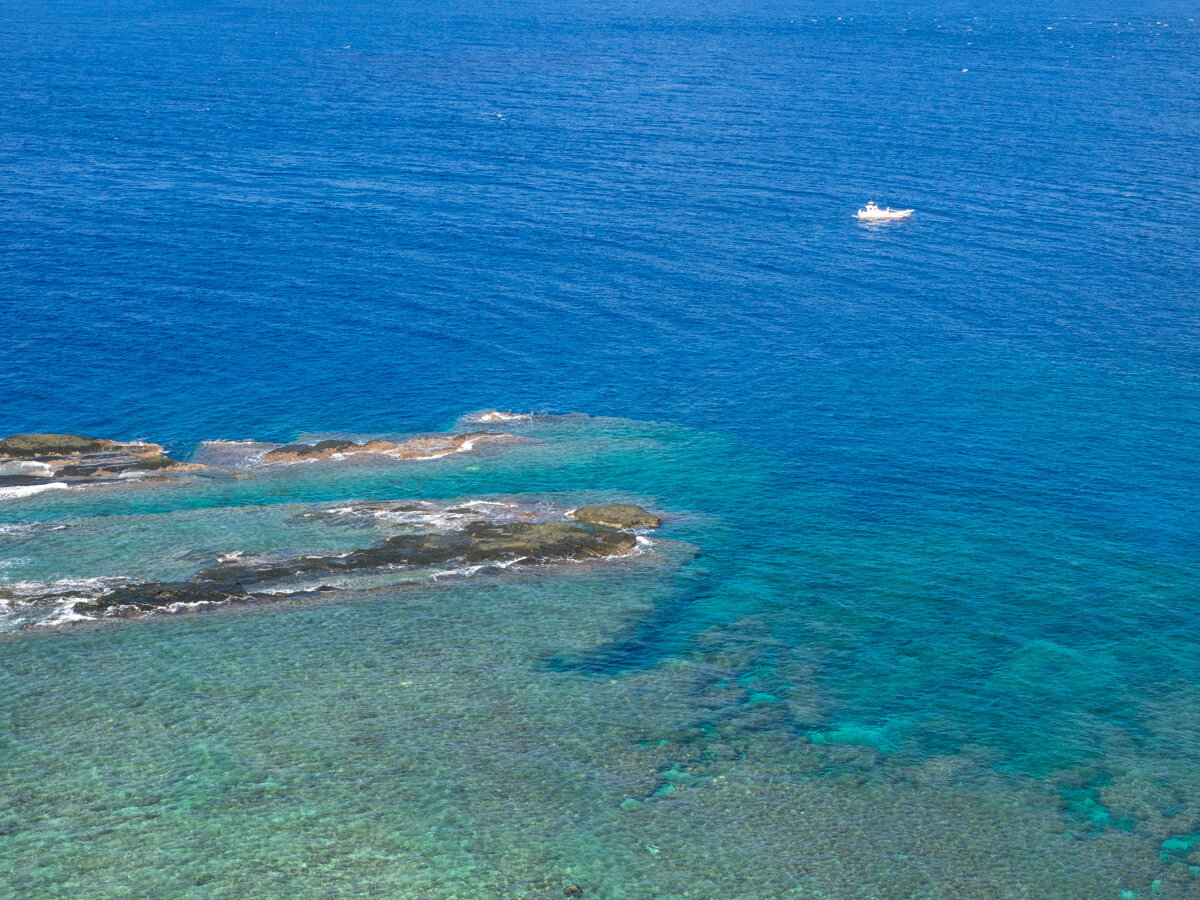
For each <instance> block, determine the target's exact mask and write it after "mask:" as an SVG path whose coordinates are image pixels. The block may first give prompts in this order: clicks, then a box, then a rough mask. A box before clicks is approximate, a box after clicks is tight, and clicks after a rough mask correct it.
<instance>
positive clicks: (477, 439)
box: [263, 431, 521, 462]
mask: <svg viewBox="0 0 1200 900" xmlns="http://www.w3.org/2000/svg"><path fill="white" fill-rule="evenodd" d="M519 440H521V438H518V437H516V436H515V435H511V434H503V433H500V432H494V431H473V432H467V433H464V434H449V435H437V436H433V437H418V438H412V439H410V440H407V441H403V442H401V443H395V442H394V441H385V440H381V439H376V440H373V441H367V442H366V443H363V444H358V443H355V442H354V441H345V440H328V441H320V442H319V443H316V444H285V445H284V446H282V447H276V448H275V449H274V450H268V451H267V453H266V454H264V456H263V460H264V461H266V462H301V461H303V460H310V459H329V458H330V457H331V456H338V455H343V456H344V455H347V454H354V453H379V454H383V455H385V456H391V457H393V458H395V459H435V458H437V457H439V456H445V455H447V454H450V453H462V452H465V451H468V450H474V449H475V448H477V447H479V446H480V445H482V444H496V443H509V442H512V441H519Z"/></svg>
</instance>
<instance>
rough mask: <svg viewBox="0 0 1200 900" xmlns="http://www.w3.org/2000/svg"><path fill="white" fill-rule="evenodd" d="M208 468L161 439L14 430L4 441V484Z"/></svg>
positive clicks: (0, 472) (0, 465) (0, 464)
mask: <svg viewBox="0 0 1200 900" xmlns="http://www.w3.org/2000/svg"><path fill="white" fill-rule="evenodd" d="M203 468H204V466H201V465H197V464H194V463H183V462H180V461H179V460H177V459H172V458H171V457H169V456H167V455H166V452H165V451H164V450H163V448H162V447H161V446H160V445H159V444H151V443H149V442H146V441H125V442H123V441H113V440H109V439H108V438H90V437H83V436H81V435H78V434H13V435H10V436H8V437H6V438H4V439H3V440H0V484H5V483H7V482H8V481H11V480H13V479H19V480H21V481H22V482H26V483H27V482H28V481H29V480H30V479H31V478H33V479H43V478H66V479H79V480H97V479H105V478H118V477H120V476H121V475H123V474H124V473H126V472H145V473H159V472H162V473H164V474H165V473H167V472H168V471H169V472H170V473H171V474H175V473H176V472H190V471H193V470H196V469H203ZM6 469H12V470H13V471H11V472H6V471H5V470H6Z"/></svg>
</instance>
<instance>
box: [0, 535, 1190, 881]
mask: <svg viewBox="0 0 1200 900" xmlns="http://www.w3.org/2000/svg"><path fill="white" fill-rule="evenodd" d="M683 552H684V551H683V550H679V551H678V553H683ZM672 568H673V565H672V564H668V561H665V560H662V559H655V560H650V559H647V560H644V561H642V562H639V563H637V564H634V565H626V567H625V568H624V569H622V570H618V571H603V572H601V571H599V570H595V571H580V572H578V573H573V574H567V575H561V574H560V575H556V576H552V577H536V576H524V577H517V578H514V579H509V580H508V581H504V580H501V579H485V580H481V581H478V582H475V583H471V584H457V585H453V586H449V587H435V588H432V589H421V590H414V591H409V592H404V593H402V594H394V595H391V596H381V595H375V596H370V597H364V598H362V599H358V600H351V601H344V602H337V603H321V604H318V605H313V606H304V605H295V606H290V607H288V608H279V609H271V610H265V611H264V610H258V611H255V612H253V613H245V614H232V615H219V616H205V617H196V618H190V619H185V620H174V621H162V622H158V623H145V624H144V625H142V626H139V627H137V628H124V629H114V628H110V627H102V628H97V629H95V630H93V631H90V632H82V633H76V634H75V635H73V636H71V637H70V639H64V637H63V636H62V635H47V636H45V637H35V638H28V637H27V638H24V639H21V640H17V641H10V642H8V643H6V645H5V648H4V649H5V655H4V662H3V669H2V672H3V691H4V695H5V696H10V697H11V696H12V691H13V690H14V689H15V688H17V687H18V686H20V685H28V684H30V683H31V682H36V683H37V684H38V685H39V688H40V689H41V693H40V695H39V697H38V698H37V701H36V702H35V703H31V702H26V703H23V704H19V705H17V706H15V707H14V706H12V705H11V704H10V705H9V706H8V709H7V719H6V721H5V726H6V727H5V735H6V738H5V741H4V745H3V750H2V752H3V754H4V757H5V759H6V760H7V761H8V763H9V769H8V774H7V775H6V777H5V782H6V785H5V791H4V796H5V797H6V800H5V801H4V805H3V807H2V808H0V829H2V830H3V832H4V833H5V834H6V835H7V839H6V842H5V844H4V850H3V860H4V864H5V866H6V868H7V869H8V871H9V872H10V878H9V885H10V888H11V889H12V890H14V891H15V892H16V895H17V896H56V895H60V896H83V895H87V896H97V897H109V896H112V897H117V896H150V895H156V896H167V895H171V896H213V897H235V896H251V895H252V896H256V897H294V896H316V895H346V894H349V893H355V894H359V895H362V896H380V897H412V898H419V897H438V898H450V897H459V898H468V897H504V898H507V897H514V898H515V897H547V898H548V897H557V896H562V891H563V886H564V885H565V884H568V883H578V884H579V885H581V886H582V887H583V888H584V890H585V896H588V897H604V898H641V897H671V898H674V897H694V898H713V897H729V898H733V897H738V898H741V897H745V898H762V897H784V896H802V897H870V898H894V897H989V898H990V897H996V898H1000V897H1014V898H1016V897H1030V898H1035V897H1037V898H1041V897H1063V898H1081V900H1082V898H1096V897H1118V891H1119V890H1121V889H1125V890H1135V891H1138V892H1143V895H1145V896H1149V891H1150V887H1151V883H1152V882H1154V881H1155V880H1156V879H1157V880H1158V881H1159V886H1158V888H1157V889H1156V891H1155V894H1154V895H1155V896H1162V897H1186V896H1195V889H1196V882H1195V881H1194V879H1193V878H1192V876H1191V875H1189V873H1188V872H1187V870H1186V868H1185V867H1184V866H1182V865H1164V864H1163V863H1161V862H1160V861H1159V859H1158V852H1157V851H1158V847H1157V844H1156V843H1155V842H1154V841H1153V840H1152V839H1150V838H1148V837H1146V836H1143V835H1140V834H1137V833H1126V832H1123V831H1120V830H1118V829H1107V830H1104V831H1102V832H1099V833H1097V834H1095V835H1082V836H1080V835H1072V833H1071V829H1070V828H1069V827H1068V822H1067V820H1066V819H1064V816H1063V812H1062V809H1061V802H1060V798H1059V797H1058V795H1057V794H1056V793H1054V792H1051V791H1047V790H1046V789H1045V788H1044V787H1043V786H1040V785H1039V783H1037V782H1034V781H1033V780H1030V779H1023V778H1020V777H1013V778H1008V777H1005V776H1003V775H1000V774H998V773H996V772H994V771H992V770H991V769H989V767H988V760H987V759H986V757H985V755H983V754H981V755H980V757H979V758H972V756H971V754H970V753H964V754H960V755H957V756H953V757H950V756H946V757H932V758H927V759H925V760H923V761H920V762H913V763H911V764H907V765H906V764H897V763H895V762H889V761H888V759H887V758H886V757H884V756H882V755H880V754H878V753H876V752H875V751H873V750H869V749H863V748H855V747H850V746H844V745H837V744H825V745H814V744H811V743H809V741H808V740H807V739H805V738H804V737H803V736H799V735H797V733H796V731H795V729H794V728H791V727H789V725H788V724H787V719H788V716H789V709H788V706H787V704H783V703H779V702H775V701H774V700H773V699H771V698H769V696H764V695H761V694H755V693H753V692H752V691H751V690H748V689H747V688H746V687H745V686H744V685H740V684H739V683H738V678H739V675H740V674H744V672H745V671H746V666H747V664H750V665H752V664H753V662H754V660H755V658H757V657H759V656H761V655H762V654H764V653H767V652H769V651H770V649H771V648H770V642H769V640H767V639H766V638H765V633H764V632H763V631H762V629H761V628H759V627H758V623H756V622H755V621H753V620H750V621H747V622H744V623H738V624H735V625H733V626H729V627H727V628H725V629H720V630H716V631H714V632H711V633H710V634H709V635H706V638H705V641H704V642H703V644H704V646H705V649H704V650H703V651H702V652H701V653H699V654H698V655H697V656H695V657H694V658H692V659H683V660H675V661H672V662H668V663H666V664H663V665H661V666H658V667H656V668H653V669H649V670H644V671H639V672H633V673H630V674H626V675H623V676H620V677H616V678H609V677H600V676H596V675H588V674H583V673H582V672H581V671H579V670H578V669H577V668H573V666H572V661H578V660H580V659H582V658H583V657H584V656H585V655H586V654H588V653H589V652H590V651H592V650H593V649H594V648H595V647H596V646H597V645H600V644H603V643H605V642H606V641H608V640H609V639H610V638H611V637H612V636H613V635H614V634H615V633H618V632H619V631H620V629H621V628H622V626H623V625H624V624H627V623H628V622H630V621H631V620H632V619H633V618H635V617H640V616H644V615H645V614H646V613H647V612H648V611H649V607H650V605H651V604H653V603H654V602H655V600H656V596H658V597H661V594H662V591H664V590H665V589H666V588H667V585H668V582H669V580H670V577H671V570H672ZM635 585H636V586H637V587H638V590H636V591H635V590H632V589H631V588H633V587H634V586H635ZM656 588H657V590H656ZM633 597H640V598H641V599H638V600H634V599H631V598H633ZM448 613H449V614H448ZM45 641H56V642H57V643H56V644H54V645H53V646H50V647H47V646H46V645H45V644H44V643H43V642H45ZM39 644H41V646H40V647H38V646H37V645H39ZM35 647H37V650H38V652H33V651H34V649H35ZM147 673H154V674H153V675H152V676H149V675H147ZM793 674H796V673H793ZM794 684H795V687H794V693H796V694H797V695H799V694H801V693H802V692H803V689H804V685H803V684H802V683H800V682H795V683H794ZM808 690H809V691H810V692H811V693H810V694H809V696H808V697H806V698H798V699H795V700H793V701H792V702H793V703H801V702H803V703H807V704H809V705H810V706H819V705H820V703H821V698H820V696H819V692H818V691H817V689H816V688H815V687H813V686H811V685H810V686H809V687H808ZM27 736H28V737H27ZM231 836H236V837H235V838H234V839H231ZM135 847H136V848H137V852H136V853H134V852H132V850H133V848H135Z"/></svg>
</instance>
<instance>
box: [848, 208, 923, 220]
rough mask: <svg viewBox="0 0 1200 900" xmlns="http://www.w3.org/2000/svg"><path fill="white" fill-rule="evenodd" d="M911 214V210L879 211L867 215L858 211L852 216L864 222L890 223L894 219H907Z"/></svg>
mask: <svg viewBox="0 0 1200 900" xmlns="http://www.w3.org/2000/svg"><path fill="white" fill-rule="evenodd" d="M912 214H913V210H911V209H893V210H888V211H886V212H884V211H882V210H881V211H880V212H877V213H876V212H873V213H867V212H863V211H862V210H861V209H860V210H859V211H858V212H856V213H855V214H854V215H855V216H857V217H858V218H859V219H860V220H862V221H864V222H890V221H895V220H896V219H907V218H908V217H909V216H911V215H912Z"/></svg>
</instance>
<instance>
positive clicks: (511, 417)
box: [463, 409, 533, 423]
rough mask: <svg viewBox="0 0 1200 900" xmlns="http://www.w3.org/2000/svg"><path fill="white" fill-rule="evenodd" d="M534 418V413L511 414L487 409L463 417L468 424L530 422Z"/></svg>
mask: <svg viewBox="0 0 1200 900" xmlns="http://www.w3.org/2000/svg"><path fill="white" fill-rule="evenodd" d="M532 418H533V415H532V413H511V412H503V411H501V410H498V409H485V410H483V411H481V412H476V413H469V414H468V415H465V416H463V421H466V422H482V423H489V422H528V421H529V420H530V419H532Z"/></svg>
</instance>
